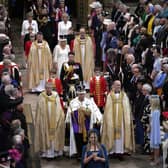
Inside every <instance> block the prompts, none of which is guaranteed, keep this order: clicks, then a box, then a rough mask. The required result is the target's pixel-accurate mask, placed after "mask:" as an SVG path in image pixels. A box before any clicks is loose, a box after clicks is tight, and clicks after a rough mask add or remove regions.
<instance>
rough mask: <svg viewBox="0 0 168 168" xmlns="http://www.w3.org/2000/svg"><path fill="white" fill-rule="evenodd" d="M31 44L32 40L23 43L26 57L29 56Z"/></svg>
mask: <svg viewBox="0 0 168 168" xmlns="http://www.w3.org/2000/svg"><path fill="white" fill-rule="evenodd" d="M31 45H32V41H27V42H26V44H25V56H26V57H27V59H28V56H29V52H30V47H31Z"/></svg>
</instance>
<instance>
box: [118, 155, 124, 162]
mask: <svg viewBox="0 0 168 168" xmlns="http://www.w3.org/2000/svg"><path fill="white" fill-rule="evenodd" d="M117 158H118V160H119V161H124V160H125V159H124V156H123V155H118V156H117Z"/></svg>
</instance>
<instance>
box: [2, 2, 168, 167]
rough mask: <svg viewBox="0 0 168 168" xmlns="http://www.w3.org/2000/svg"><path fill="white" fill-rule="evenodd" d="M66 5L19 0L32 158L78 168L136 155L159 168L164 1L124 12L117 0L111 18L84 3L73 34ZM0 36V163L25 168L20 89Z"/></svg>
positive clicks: (167, 8)
mask: <svg viewBox="0 0 168 168" xmlns="http://www.w3.org/2000/svg"><path fill="white" fill-rule="evenodd" d="M66 3H67V1H66V0H65V1H64V0H52V1H50V0H37V1H36V0H31V1H28V2H27V5H26V11H27V14H26V19H25V20H24V21H23V23H22V26H21V39H22V42H23V48H24V55H25V61H26V70H27V74H28V75H27V84H28V90H29V92H30V93H31V94H38V100H37V106H36V111H35V124H34V132H35V133H34V141H33V142H34V144H33V145H34V152H35V153H38V155H39V157H40V158H47V159H54V158H56V157H61V156H63V155H68V156H69V157H76V158H77V159H79V160H81V167H87V168H93V167H98V168H108V167H109V162H108V160H109V159H110V158H111V157H112V158H117V159H119V161H122V160H124V159H125V155H132V154H133V153H134V152H136V153H139V154H147V155H149V156H150V162H149V164H150V165H151V166H157V165H160V164H162V163H163V166H164V167H166V164H168V153H167V147H165V148H163V146H166V145H165V144H167V142H168V140H167V137H168V136H167V135H168V134H167V133H168V129H167V127H168V112H167V110H168V48H167V45H168V15H167V13H168V1H167V0H162V1H159V3H157V4H154V3H153V2H152V0H140V1H139V3H138V5H137V7H136V10H135V11H134V12H133V13H131V12H130V7H128V6H126V5H125V4H123V3H122V2H120V1H117V3H112V6H111V9H110V10H111V11H110V12H106V11H104V8H103V1H102V3H100V2H99V1H92V3H90V4H89V7H90V13H89V14H88V24H87V25H81V26H80V28H79V29H76V28H75V25H74V22H73V21H72V20H73V19H72V18H71V19H70V17H69V15H71V12H70V11H71V10H70V9H69V7H68V6H66ZM0 12H1V13H2V14H1V13H0V15H2V16H3V17H7V14H6V15H3V13H6V12H7V11H6V10H5V8H2V10H1V8H0ZM6 20H7V19H4V20H3V23H4V24H5V22H6ZM0 31H2V32H1V34H0V41H1V43H0V61H1V62H0V75H1V80H0V99H1V101H0V137H3V138H0V164H1V163H2V164H5V162H6V161H7V160H10V167H11V168H26V167H29V164H30V163H28V162H27V159H28V151H29V148H30V145H29V137H28V129H27V123H26V117H25V115H24V113H23V112H24V108H23V97H24V92H23V89H24V88H25V86H23V85H22V80H21V73H20V70H19V65H18V64H16V63H15V62H14V58H15V55H14V51H13V49H12V41H11V40H10V37H9V36H10V34H8V31H6V29H2V30H1V29H0ZM75 32H77V33H75ZM163 158H164V159H163Z"/></svg>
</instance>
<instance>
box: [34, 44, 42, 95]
mask: <svg viewBox="0 0 168 168" xmlns="http://www.w3.org/2000/svg"><path fill="white" fill-rule="evenodd" d="M38 45H39V46H42V43H38ZM41 50H42V48H41V47H38V57H39V65H40V64H41V63H42V58H41V57H42V53H41ZM44 75H45V73H44ZM44 79H45V76H44ZM44 90H45V80H40V83H39V85H38V86H36V87H35V88H33V89H32V92H42V91H44Z"/></svg>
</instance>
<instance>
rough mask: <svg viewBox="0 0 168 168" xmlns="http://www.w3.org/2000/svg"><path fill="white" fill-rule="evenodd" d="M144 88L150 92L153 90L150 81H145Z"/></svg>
mask: <svg viewBox="0 0 168 168" xmlns="http://www.w3.org/2000/svg"><path fill="white" fill-rule="evenodd" d="M142 89H145V90H146V91H147V92H148V93H151V91H152V86H151V85H150V84H148V83H145V84H144V85H143V86H142Z"/></svg>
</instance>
